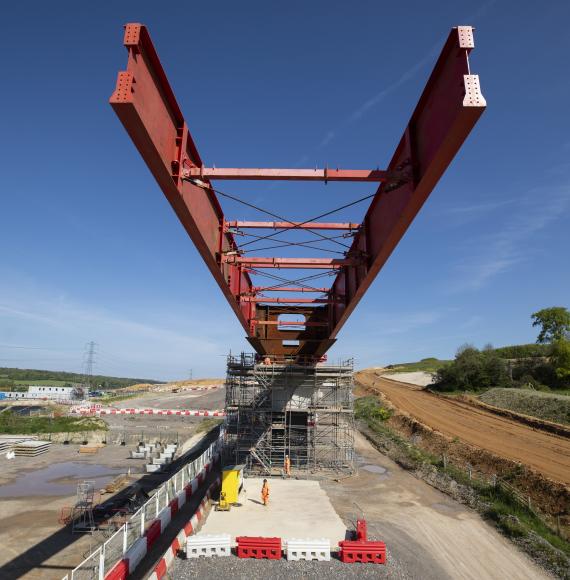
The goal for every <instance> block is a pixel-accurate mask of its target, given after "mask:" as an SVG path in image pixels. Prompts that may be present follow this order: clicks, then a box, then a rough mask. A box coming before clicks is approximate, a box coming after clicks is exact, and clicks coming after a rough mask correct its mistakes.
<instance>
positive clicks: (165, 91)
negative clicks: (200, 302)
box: [110, 24, 255, 331]
mask: <svg viewBox="0 0 570 580" xmlns="http://www.w3.org/2000/svg"><path fill="white" fill-rule="evenodd" d="M124 45H125V47H126V48H127V52H128V61H127V70H126V71H123V72H120V73H119V75H118V78H117V85H116V88H115V91H114V92H113V94H112V96H111V98H110V103H111V106H112V107H113V109H114V111H115V113H116V114H117V116H118V117H119V119H120V120H121V123H122V124H123V126H124V127H125V129H126V130H127V133H128V134H129V136H130V137H131V139H132V141H133V143H134V144H135V146H136V148H137V149H138V150H139V153H140V154H141V156H142V158H143V159H144V161H145V162H146V164H147V166H148V168H149V169H150V171H151V173H152V174H153V176H154V178H155V179H156V181H157V182H158V184H159V186H160V188H161V189H162V191H163V193H164V195H165V196H166V198H167V199H168V201H169V202H170V205H171V206H172V208H173V209H174V211H175V212H176V215H177V216H178V219H179V220H180V222H181V223H182V225H183V226H184V228H185V230H186V231H187V232H188V235H189V236H190V238H191V239H192V241H193V242H194V245H195V246H196V248H197V249H198V251H199V252H200V254H201V256H202V258H203V260H204V262H205V264H206V266H207V267H208V269H209V270H210V272H211V273H212V275H213V276H214V279H215V280H216V282H217V283H218V285H219V287H220V288H221V290H222V292H223V293H224V296H225V297H226V299H227V300H228V302H229V304H230V306H231V307H232V309H233V310H234V312H235V313H236V316H237V317H238V319H239V321H240V322H241V324H242V326H243V327H244V329H246V331H249V328H250V324H249V322H250V320H251V319H252V318H253V317H254V316H255V305H254V304H251V303H245V302H240V301H239V300H238V297H239V295H240V294H241V293H242V292H247V291H249V290H250V289H251V286H252V284H251V280H250V278H249V275H248V274H247V272H244V271H243V270H242V269H241V268H240V266H239V265H237V264H222V263H220V260H219V258H218V256H219V254H220V252H224V251H230V250H235V249H236V244H235V241H234V238H233V236H232V234H231V233H229V232H224V231H223V223H224V214H223V212H222V209H221V207H220V204H219V203H218V200H217V199H216V197H215V196H214V195H212V193H211V191H209V190H208V189H207V188H202V187H198V186H196V185H194V184H192V183H189V182H188V181H185V180H183V179H182V176H181V175H180V168H181V167H182V166H183V165H185V164H191V165H197V166H201V165H203V164H202V160H201V158H200V155H199V154H198V150H197V149H196V146H195V144H194V141H193V140H192V137H191V135H190V132H189V131H188V127H187V125H186V122H185V120H184V117H183V115H182V112H181V111H180V107H179V106H178V103H177V102H176V98H175V97H174V93H173V92H172V89H171V87H170V84H169V82H168V79H167V78H166V74H165V72H164V69H163V68H162V65H161V64H160V60H159V58H158V55H157V53H156V50H155V48H154V46H153V44H152V41H151V39H150V36H149V34H148V30H147V29H146V27H145V26H143V25H142V24H127V25H126V26H125V36H124Z"/></svg>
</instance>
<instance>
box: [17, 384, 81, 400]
mask: <svg viewBox="0 0 570 580" xmlns="http://www.w3.org/2000/svg"><path fill="white" fill-rule="evenodd" d="M26 398H28V399H55V400H58V401H64V400H65V401H70V400H72V399H77V398H79V397H78V396H77V390H76V389H75V387H50V386H47V385H46V386H43V385H42V386H39V385H38V386H34V385H30V386H29V387H28V393H27V397H26Z"/></svg>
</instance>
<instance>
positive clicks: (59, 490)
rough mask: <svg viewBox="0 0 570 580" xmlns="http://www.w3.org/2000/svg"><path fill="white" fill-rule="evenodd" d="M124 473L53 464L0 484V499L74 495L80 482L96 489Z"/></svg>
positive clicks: (101, 467) (76, 463) (111, 468)
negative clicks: (86, 482)
mask: <svg viewBox="0 0 570 580" xmlns="http://www.w3.org/2000/svg"><path fill="white" fill-rule="evenodd" d="M124 472H125V470H124V469H123V468H120V467H118V468H117V467H107V466H105V465H97V464H95V465H92V464H86V463H78V462H75V461H66V462H63V463H54V464H52V465H48V466H47V467H44V468H43V469H37V470H36V471H31V472H27V473H22V474H21V475H19V476H18V477H17V478H16V479H15V480H14V481H11V482H10V483H7V484H5V485H0V497H24V496H34V495H70V494H74V493H75V491H76V489H77V484H78V483H80V482H82V481H83V480H89V481H94V482H95V489H96V490H97V489H99V488H101V487H103V486H104V485H106V484H107V483H109V482H110V481H112V480H113V479H114V478H115V477H116V476H117V475H119V474H120V473H124Z"/></svg>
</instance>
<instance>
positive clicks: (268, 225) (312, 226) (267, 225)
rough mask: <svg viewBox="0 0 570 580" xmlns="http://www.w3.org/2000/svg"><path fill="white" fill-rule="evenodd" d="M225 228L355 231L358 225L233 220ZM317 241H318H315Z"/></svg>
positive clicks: (348, 223)
mask: <svg viewBox="0 0 570 580" xmlns="http://www.w3.org/2000/svg"><path fill="white" fill-rule="evenodd" d="M226 226H227V227H230V228H241V229H247V228H255V229H266V230H284V229H299V230H357V229H358V228H359V227H360V224H353V223H351V222H346V223H334V222H330V223H329V222H248V221H239V220H233V221H231V220H230V221H229V222H226ZM317 241H318V240H317Z"/></svg>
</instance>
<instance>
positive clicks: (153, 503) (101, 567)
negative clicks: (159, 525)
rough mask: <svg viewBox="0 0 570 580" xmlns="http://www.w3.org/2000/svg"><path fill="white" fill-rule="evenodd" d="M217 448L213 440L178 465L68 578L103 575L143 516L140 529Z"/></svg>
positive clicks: (93, 579)
mask: <svg viewBox="0 0 570 580" xmlns="http://www.w3.org/2000/svg"><path fill="white" fill-rule="evenodd" d="M218 447H219V442H218V441H215V442H214V443H212V445H210V447H208V449H206V450H205V451H204V453H203V454H202V455H200V456H198V457H197V458H196V459H195V460H194V461H192V462H191V463H189V464H187V465H185V466H184V467H182V468H181V469H180V470H179V471H177V472H176V473H175V474H174V475H173V476H172V477H171V478H170V479H168V480H167V481H166V482H165V483H163V484H162V486H161V487H159V488H158V489H157V490H156V493H155V495H154V496H153V497H151V498H150V499H149V500H148V501H147V502H146V503H145V504H144V505H143V506H142V507H141V508H140V509H139V510H138V511H137V512H135V513H134V514H133V515H132V516H131V517H130V518H129V521H128V522H127V523H126V524H125V525H124V526H122V527H121V529H120V530H118V531H117V532H116V533H115V534H113V536H111V537H110V538H109V539H108V540H107V541H106V542H105V544H104V545H103V546H100V547H99V548H97V549H96V550H95V551H94V552H93V553H92V554H90V555H89V556H88V557H87V558H86V559H85V560H84V561H83V562H82V563H81V564H80V565H79V566H77V568H75V570H73V572H71V580H100V579H102V578H104V577H105V574H106V573H108V572H109V571H110V570H111V569H112V568H113V566H115V565H116V564H117V562H118V561H119V560H121V559H122V558H123V555H124V553H125V551H126V550H128V549H129V548H130V547H131V546H132V545H133V544H134V543H135V542H136V541H137V540H138V539H139V538H140V537H141V536H142V535H143V533H144V531H143V530H142V525H143V522H142V520H143V517H144V529H145V530H146V529H147V528H148V527H149V525H150V524H151V523H152V522H153V520H155V519H156V517H157V516H158V514H159V513H160V512H161V511H162V510H163V509H164V508H166V507H167V506H168V504H169V503H170V502H171V501H172V500H173V499H174V498H175V497H177V492H180V491H182V489H183V488H184V487H185V486H186V485H188V484H189V483H190V482H191V481H192V480H193V479H194V478H195V477H196V475H197V474H198V473H199V472H200V471H202V468H203V467H204V465H205V464H206V463H209V462H210V461H211V458H212V457H213V456H214V455H215V453H216V451H217V449H218ZM66 578H68V577H66Z"/></svg>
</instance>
